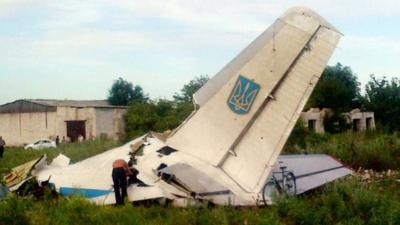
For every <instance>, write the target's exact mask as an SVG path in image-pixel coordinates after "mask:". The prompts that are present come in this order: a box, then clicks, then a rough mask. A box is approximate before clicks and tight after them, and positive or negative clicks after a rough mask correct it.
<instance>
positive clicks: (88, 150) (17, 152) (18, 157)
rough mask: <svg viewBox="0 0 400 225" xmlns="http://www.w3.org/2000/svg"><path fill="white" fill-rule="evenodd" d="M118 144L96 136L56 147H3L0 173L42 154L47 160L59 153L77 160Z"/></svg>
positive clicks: (73, 160) (74, 160)
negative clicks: (29, 148)
mask: <svg viewBox="0 0 400 225" xmlns="http://www.w3.org/2000/svg"><path fill="white" fill-rule="evenodd" d="M119 144H120V143H118V142H116V141H112V140H110V139H106V138H98V139H96V140H94V141H84V142H82V143H70V144H62V145H60V146H59V147H58V148H56V149H44V150H25V149H23V148H22V147H9V148H6V149H5V152H4V158H3V159H0V175H1V174H3V173H5V172H7V171H9V170H10V169H12V168H14V167H16V166H18V165H21V164H23V163H25V162H28V161H30V160H33V159H36V158H38V157H40V156H41V155H43V154H46V155H47V157H48V159H49V162H51V159H53V158H55V157H57V156H58V154H60V153H62V154H64V155H66V156H68V157H69V158H70V159H71V161H72V162H77V161H80V160H82V159H85V158H88V157H90V156H93V155H96V154H99V153H101V152H104V151H106V150H109V149H111V148H113V147H116V146H118V145H119ZM1 177H2V176H1Z"/></svg>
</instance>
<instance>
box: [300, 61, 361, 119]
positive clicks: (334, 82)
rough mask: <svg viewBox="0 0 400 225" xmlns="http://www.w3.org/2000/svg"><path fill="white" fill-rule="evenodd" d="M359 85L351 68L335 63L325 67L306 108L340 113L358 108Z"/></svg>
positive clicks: (359, 97) (359, 98)
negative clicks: (328, 109)
mask: <svg viewBox="0 0 400 225" xmlns="http://www.w3.org/2000/svg"><path fill="white" fill-rule="evenodd" d="M359 86H360V83H359V82H358V80H357V76H356V75H355V74H353V72H352V71H351V68H350V67H348V66H342V65H341V64H340V63H337V64H336V65H335V66H327V67H326V68H325V70H324V72H323V73H322V76H321V79H320V81H319V82H318V84H317V86H316V87H315V89H314V92H313V93H312V95H311V97H310V100H309V101H308V104H307V107H308V108H311V107H318V108H331V109H332V110H333V111H335V112H338V113H341V112H346V111H349V110H351V109H352V108H355V107H360V101H361V95H360V87H359Z"/></svg>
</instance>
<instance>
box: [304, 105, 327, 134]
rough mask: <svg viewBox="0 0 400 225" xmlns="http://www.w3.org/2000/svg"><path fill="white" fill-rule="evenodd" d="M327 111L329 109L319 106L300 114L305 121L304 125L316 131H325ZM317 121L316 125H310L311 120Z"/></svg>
mask: <svg viewBox="0 0 400 225" xmlns="http://www.w3.org/2000/svg"><path fill="white" fill-rule="evenodd" d="M326 112H327V109H323V110H319V109H317V108H311V109H310V110H308V111H307V112H302V113H301V115H300V118H301V120H302V121H303V123H304V126H305V127H307V128H308V129H309V130H314V131H315V132H316V133H324V132H325V129H324V117H325V114H326ZM310 120H311V121H315V122H314V124H315V127H314V128H311V127H309V124H310V122H309V121H310Z"/></svg>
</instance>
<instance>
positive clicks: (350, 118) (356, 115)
mask: <svg viewBox="0 0 400 225" xmlns="http://www.w3.org/2000/svg"><path fill="white" fill-rule="evenodd" d="M346 116H347V122H348V123H349V124H352V129H353V130H354V131H358V130H366V129H375V118H374V113H373V112H361V111H360V110H359V109H355V110H352V111H351V112H350V113H347V114H346Z"/></svg>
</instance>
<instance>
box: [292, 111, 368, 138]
mask: <svg viewBox="0 0 400 225" xmlns="http://www.w3.org/2000/svg"><path fill="white" fill-rule="evenodd" d="M330 111H331V109H327V108H324V109H322V110H320V109H319V108H311V109H309V110H308V111H306V112H302V113H301V117H300V118H301V120H302V121H303V123H304V126H305V127H307V128H308V129H309V130H312V131H315V132H316V133H324V132H325V129H324V118H325V116H326V115H327V114H328V113H329V112H330ZM344 116H345V118H346V121H347V123H348V124H351V127H352V129H353V131H360V130H367V129H375V119H374V113H373V112H361V111H360V109H353V110H352V111H350V112H348V113H344Z"/></svg>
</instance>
